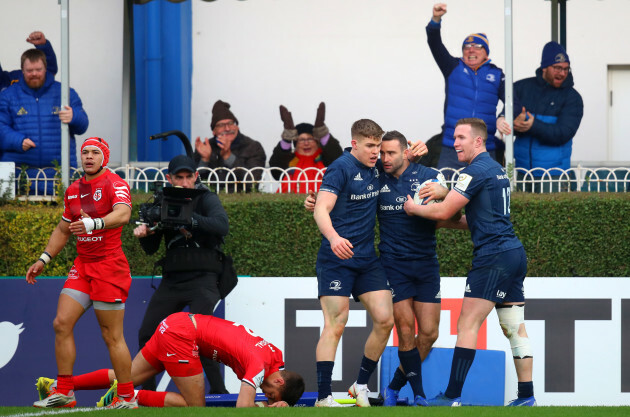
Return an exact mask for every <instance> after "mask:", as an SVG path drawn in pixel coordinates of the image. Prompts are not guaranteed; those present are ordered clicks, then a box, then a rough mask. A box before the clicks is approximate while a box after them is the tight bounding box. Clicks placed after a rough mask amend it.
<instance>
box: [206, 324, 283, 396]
mask: <svg viewBox="0 0 630 417" xmlns="http://www.w3.org/2000/svg"><path fill="white" fill-rule="evenodd" d="M195 321H196V322H197V345H198V346H199V354H200V355H201V356H205V357H206V358H210V359H212V360H215V361H217V362H221V363H224V364H225V365H227V366H229V367H230V368H232V370H233V371H234V373H235V374H236V376H237V377H238V379H240V380H241V381H244V382H246V383H248V384H250V385H251V386H253V387H254V388H258V387H260V384H262V382H263V381H264V380H265V378H267V377H268V376H269V375H271V374H272V373H274V372H276V371H279V370H282V369H284V361H283V360H282V351H280V349H278V348H277V347H276V346H274V345H272V344H271V343H269V342H267V341H266V340H265V339H263V338H262V337H260V336H257V335H256V334H254V332H252V331H251V330H250V329H248V328H247V327H244V326H243V325H242V324H238V323H234V322H231V321H228V320H223V319H220V318H217V317H213V316H205V315H199V314H196V315H195Z"/></svg>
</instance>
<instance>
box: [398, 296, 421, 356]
mask: <svg viewBox="0 0 630 417" xmlns="http://www.w3.org/2000/svg"><path fill="white" fill-rule="evenodd" d="M394 323H395V324H396V332H397V333H398V349H400V350H402V351H407V350H411V349H413V347H414V345H415V343H416V341H415V340H416V317H415V315H414V311H413V298H407V299H406V300H401V301H399V302H397V303H394Z"/></svg>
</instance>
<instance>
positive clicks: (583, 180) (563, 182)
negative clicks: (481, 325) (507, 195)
mask: <svg viewBox="0 0 630 417" xmlns="http://www.w3.org/2000/svg"><path fill="white" fill-rule="evenodd" d="M110 169H111V170H112V171H113V172H115V173H117V174H118V175H120V176H121V177H122V178H123V179H125V180H126V181H127V182H128V183H129V186H130V187H131V189H132V190H138V191H144V192H149V191H150V190H151V184H152V183H154V182H156V181H157V182H166V174H167V171H168V169H167V168H166V167H157V166H155V167H154V166H148V167H147V166H143V167H139V166H135V165H131V164H128V165H125V166H121V167H117V168H110ZM198 171H199V174H200V175H201V177H202V178H203V181H202V182H203V183H204V184H206V185H208V186H209V187H210V188H211V189H212V190H214V191H215V192H217V193H228V192H244V191H252V190H255V191H259V192H265V193H276V192H277V193H304V192H307V191H308V190H310V189H315V190H317V189H319V185H320V184H321V181H322V177H323V175H324V172H325V168H324V169H321V170H320V169H317V168H307V169H304V170H302V169H299V168H289V169H281V168H261V167H257V168H252V169H245V168H231V169H230V168H217V169H211V168H199V169H198ZM459 171H461V170H455V169H451V168H444V169H442V170H441V172H442V173H443V174H445V176H446V177H447V178H448V181H447V182H448V183H449V186H452V185H453V184H454V183H455V182H456V181H457V177H458V175H459ZM515 171H516V175H517V178H516V179H515V182H514V184H515V187H514V188H515V191H525V192H534V193H550V192H576V191H583V192H628V191H630V168H628V167H617V168H614V167H581V166H578V167H574V168H570V169H567V170H561V169H556V168H554V169H541V168H535V169H531V170H525V169H522V168H516V170H515ZM56 172H57V171H55V170H54V168H39V169H29V172H28V173H27V172H26V171H24V172H22V171H21V169H19V168H18V169H17V173H16V176H15V178H14V179H13V181H14V182H15V184H14V185H15V190H16V194H17V195H18V196H19V195H22V196H24V195H26V194H27V193H28V194H29V198H34V199H37V198H40V199H47V198H48V199H51V198H54V197H55V194H56V190H57V185H58V183H59V181H60V178H59V175H57V174H56ZM80 175H81V171H79V170H78V169H76V168H70V178H71V179H72V180H74V179H76V178H79V176H80ZM5 182H6V180H5ZM282 184H285V186H284V187H283V186H282ZM0 188H1V187H0Z"/></svg>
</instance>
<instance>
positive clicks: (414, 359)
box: [398, 348, 426, 398]
mask: <svg viewBox="0 0 630 417" xmlns="http://www.w3.org/2000/svg"><path fill="white" fill-rule="evenodd" d="M398 358H399V359H400V364H401V365H402V367H403V369H404V371H405V377H406V378H407V381H409V384H410V385H411V389H412V390H413V394H414V396H416V395H420V396H422V397H423V398H426V396H425V395H424V389H423V388H422V368H421V367H422V361H421V360H420V353H418V349H417V348H413V349H412V350H409V351H407V352H403V351H401V350H400V349H398ZM399 369H400V368H399Z"/></svg>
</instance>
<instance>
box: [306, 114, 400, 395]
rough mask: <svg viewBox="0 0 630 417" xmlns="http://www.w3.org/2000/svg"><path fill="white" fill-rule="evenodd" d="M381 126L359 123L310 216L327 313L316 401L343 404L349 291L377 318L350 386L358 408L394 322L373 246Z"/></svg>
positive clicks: (321, 296)
mask: <svg viewBox="0 0 630 417" xmlns="http://www.w3.org/2000/svg"><path fill="white" fill-rule="evenodd" d="M383 133H384V132H383V130H382V129H381V127H380V126H379V125H378V124H376V123H375V122H374V121H372V120H368V119H361V120H358V121H356V122H354V124H353V125H352V129H351V134H352V141H351V145H352V147H351V148H347V149H346V150H345V151H344V153H343V154H342V155H341V156H340V157H339V158H337V159H336V160H335V161H334V162H333V163H332V164H330V165H329V166H328V169H327V170H326V173H325V174H324V177H323V179H322V185H321V187H320V190H319V194H318V197H317V202H316V203H315V211H314V215H313V216H314V218H315V222H316V223H317V227H318V228H319V230H320V232H321V233H322V235H323V237H322V244H321V247H320V249H319V252H318V254H317V264H316V271H317V283H318V295H319V300H320V304H321V307H322V312H323V313H324V329H323V330H322V334H321V336H320V338H319V342H318V343H317V350H316V353H315V356H316V359H317V384H318V399H317V402H316V403H315V406H316V407H336V406H339V404H338V403H337V402H336V401H335V400H334V399H333V397H332V370H333V366H334V363H335V362H334V361H335V353H336V351H337V345H338V344H339V340H340V339H341V335H342V334H343V332H344V329H345V326H346V322H347V321H348V314H349V310H350V300H349V298H348V297H349V296H350V295H352V296H353V297H354V298H355V300H356V299H358V300H359V301H361V303H363V305H364V306H365V309H366V310H367V312H368V314H369V315H370V317H371V318H372V323H373V327H372V332H371V333H370V335H369V336H368V339H367V341H366V342H365V349H364V354H363V358H362V361H361V367H360V369H359V375H358V377H357V381H356V382H355V383H353V384H352V386H351V387H350V388H349V390H348V392H349V394H350V395H351V396H353V397H354V398H356V404H357V405H358V406H359V407H369V406H370V403H369V400H368V395H367V393H368V389H367V383H368V380H369V378H370V376H371V375H372V373H373V372H374V370H375V369H376V364H377V363H378V360H379V358H380V357H381V354H382V353H383V350H384V349H385V346H386V345H387V341H388V340H389V335H390V333H391V330H392V327H393V326H394V315H393V307H392V295H391V291H390V289H389V285H388V284H387V278H386V277H385V272H384V271H383V268H382V266H381V263H380V261H379V259H378V258H377V256H376V250H375V248H374V227H375V224H376V216H375V214H376V205H377V202H378V194H379V189H380V187H379V172H378V170H377V169H376V167H375V165H376V161H377V160H378V155H379V151H380V148H381V137H382V136H383Z"/></svg>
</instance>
